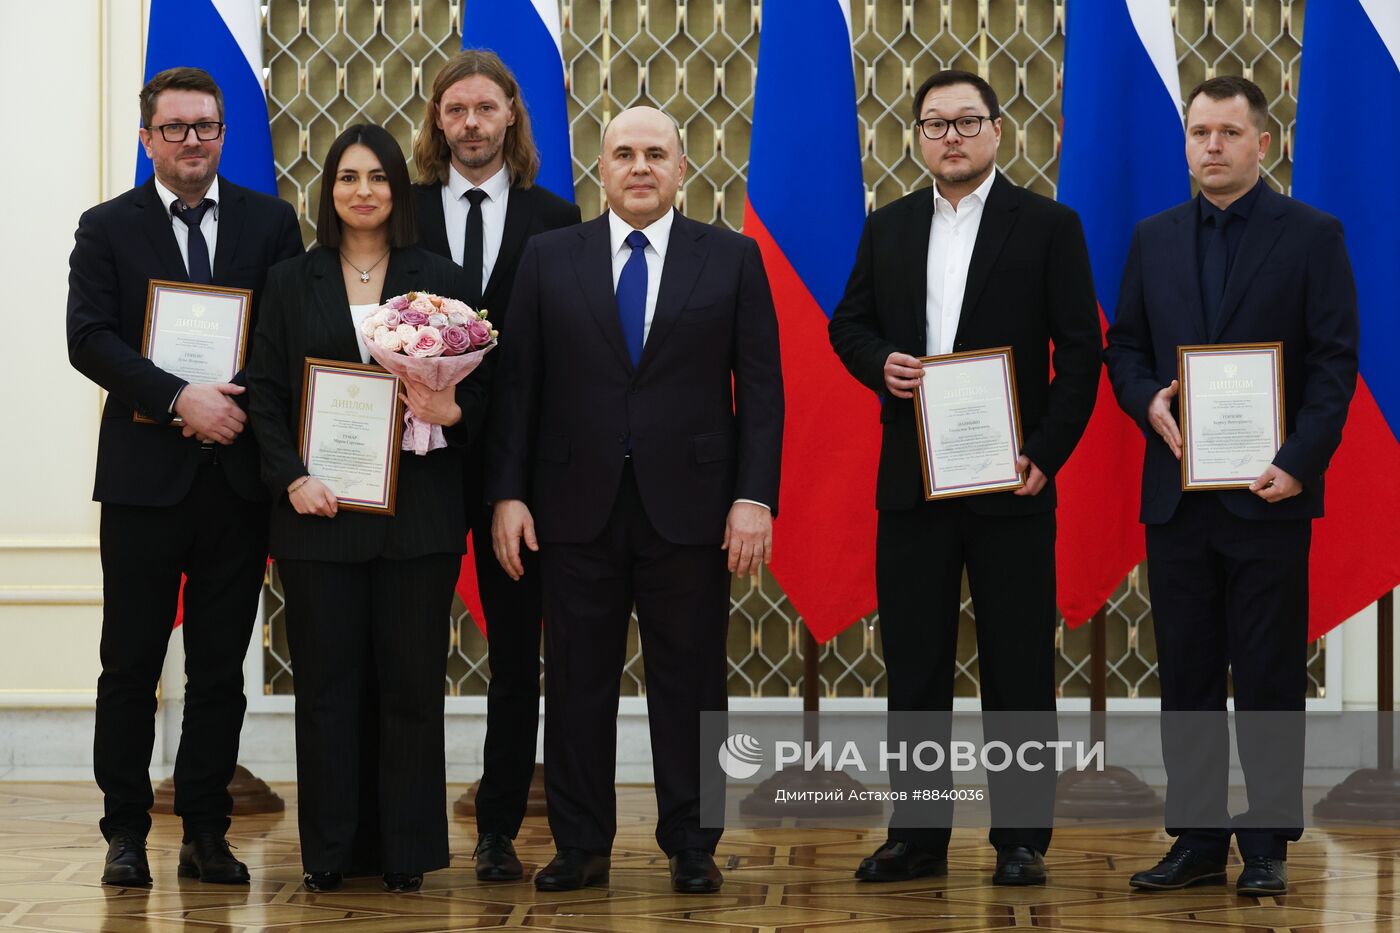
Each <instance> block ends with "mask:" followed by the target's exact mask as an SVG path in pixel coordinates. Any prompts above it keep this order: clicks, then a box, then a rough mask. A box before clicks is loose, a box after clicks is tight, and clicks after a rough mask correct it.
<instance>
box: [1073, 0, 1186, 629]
mask: <svg viewBox="0 0 1400 933" xmlns="http://www.w3.org/2000/svg"><path fill="white" fill-rule="evenodd" d="M1064 69H1065V70H1064V91H1063V98H1062V112H1063V137H1064V138H1063V144H1062V145H1061V147H1060V176H1059V183H1058V197H1059V200H1060V201H1061V202H1063V203H1065V204H1068V205H1069V206H1070V207H1073V208H1074V209H1075V210H1076V211H1077V212H1078V213H1079V217H1080V220H1081V221H1082V222H1083V224H1084V236H1085V239H1086V240H1087V242H1088V244H1089V259H1090V262H1091V263H1092V265H1093V269H1094V290H1095V291H1096V292H1097V293H1098V298H1099V308H1100V312H1101V313H1100V318H1101V319H1100V326H1101V327H1102V328H1104V329H1105V330H1106V329H1107V327H1108V325H1109V324H1111V323H1112V322H1113V319H1114V309H1115V306H1116V303H1117V298H1118V286H1119V281H1120V279H1121V278H1122V274H1123V267H1124V265H1125V264H1126V262H1127V258H1128V248H1129V245H1130V244H1131V242H1132V237H1133V227H1134V226H1135V225H1136V224H1137V222H1138V221H1139V220H1142V219H1143V218H1145V217H1150V216H1151V215H1153V214H1155V213H1158V212H1159V211H1162V210H1165V209H1166V208H1168V207H1171V206H1172V205H1173V204H1176V203H1179V202H1181V201H1184V200H1186V198H1188V197H1190V195H1191V187H1190V174H1189V171H1188V169H1187V166H1186V156H1185V154H1184V149H1185V141H1184V137H1183V134H1182V118H1181V84H1180V80H1179V79H1178V77H1177V67H1176V51H1175V41H1174V36H1173V31H1172V23H1171V11H1170V7H1169V3H1168V0H1105V2H1103V3H1098V4H1088V3H1070V4H1068V5H1067V6H1066V20H1065V66H1064ZM1124 141H1127V142H1126V143H1125V142H1124ZM1125 145H1126V146H1127V148H1126V149H1125V148H1124V146H1125ZM1142 454H1143V438H1142V435H1141V433H1139V431H1138V429H1137V426H1136V425H1134V424H1133V422H1132V420H1131V419H1130V418H1128V416H1127V415H1126V414H1124V413H1123V411H1122V410H1121V409H1120V408H1119V407H1118V404H1117V403H1116V402H1115V401H1114V398H1113V392H1112V389H1111V388H1110V387H1109V383H1108V374H1107V372H1102V373H1100V376H1099V396H1098V402H1097V404H1096V405H1095V407H1094V415H1093V418H1092V419H1091V420H1090V422H1089V427H1088V429H1087V430H1086V431H1085V432H1084V438H1083V439H1082V440H1081V441H1080V442H1079V446H1078V447H1077V448H1076V449H1075V452H1074V455H1073V456H1072V457H1071V458H1070V460H1069V462H1068V463H1066V464H1065V466H1064V468H1063V469H1061V470H1060V472H1059V474H1058V475H1057V476H1056V478H1055V485H1056V487H1057V489H1058V491H1059V496H1060V505H1059V516H1058V536H1057V539H1056V546H1055V561H1056V567H1057V575H1058V580H1057V599H1058V602H1059V604H1060V612H1061V613H1062V614H1063V615H1064V617H1065V620H1066V621H1067V622H1068V623H1069V624H1070V625H1071V626H1073V625H1077V624H1079V623H1081V622H1083V621H1084V620H1085V619H1087V618H1089V617H1090V616H1092V615H1093V614H1094V613H1095V612H1097V611H1098V609H1099V607H1100V606H1102V605H1103V603H1104V601H1105V600H1107V599H1108V597H1109V596H1110V595H1112V593H1113V591H1114V589H1115V588H1117V586H1118V584H1119V583H1120V582H1122V580H1123V577H1124V576H1125V575H1126V574H1127V573H1128V571H1129V570H1131V569H1132V568H1133V567H1134V566H1136V565H1137V564H1138V563H1139V562H1141V561H1142V559H1143V558H1144V557H1145V556H1146V553H1147V549H1146V545H1145V543H1144V539H1143V532H1142V526H1141V525H1140V524H1139V523H1138V505H1139V496H1140V488H1141V487H1140V484H1139V481H1138V477H1139V476H1141V474H1142Z"/></svg>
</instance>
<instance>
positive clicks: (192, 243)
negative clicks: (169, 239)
mask: <svg viewBox="0 0 1400 933" xmlns="http://www.w3.org/2000/svg"><path fill="white" fill-rule="evenodd" d="M213 206H214V202H213V201H211V200H209V199H208V198H205V199H204V200H203V201H200V202H199V204H198V205H196V206H195V207H186V206H185V202H184V201H180V200H176V201H175V202H174V203H173V204H171V205H170V210H171V211H172V212H173V213H174V214H175V216H176V217H178V218H180V219H181V220H183V221H184V222H185V226H186V227H188V228H189V231H190V235H189V242H188V243H187V244H186V247H185V252H186V253H187V254H188V255H189V261H188V262H187V263H186V265H188V266H189V270H190V281H191V282H193V283H194V284H196V285H208V284H209V283H210V282H212V281H213V274H212V270H211V268H210V264H209V244H208V243H207V242H205V239H204V233H203V231H201V230H200V229H199V224H200V221H202V220H204V213H205V211H208V210H209V209H210V208H212V207H213Z"/></svg>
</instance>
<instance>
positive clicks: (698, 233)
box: [486, 214, 783, 545]
mask: <svg viewBox="0 0 1400 933" xmlns="http://www.w3.org/2000/svg"><path fill="white" fill-rule="evenodd" d="M611 254H612V247H611V244H610V242H609V235H608V216H607V215H606V214H604V215H603V216H601V217H598V218H597V219H595V220H591V221H589V222H588V223H585V224H579V225H578V226H574V227H569V228H567V229H564V230H554V231H551V232H548V233H541V234H539V235H538V236H536V237H534V238H533V239H532V240H530V242H529V243H528V244H527V245H526V247H525V255H524V256H523V257H522V258H521V260H520V270H519V273H518V274H517V276H516V279H515V284H514V286H513V287H512V290H511V302H510V311H509V313H508V316H507V320H508V322H509V323H508V325H507V331H506V332H505V333H506V334H507V336H506V339H504V340H503V341H502V344H501V346H502V350H503V354H502V357H501V360H500V370H499V372H498V373H497V376H496V383H495V387H496V397H495V400H494V403H493V412H492V422H491V433H490V435H489V438H488V444H489V451H488V470H487V483H486V488H487V497H488V498H490V499H523V500H525V501H526V502H528V503H529V505H530V508H531V510H532V512H533V513H534V519H535V529H536V531H537V533H538V534H539V536H540V539H541V540H543V541H550V542H561V543H583V542H587V541H591V540H593V538H595V537H597V535H598V534H599V533H600V532H601V531H602V529H603V526H604V524H605V523H606V522H607V520H608V516H609V514H610V513H611V511H612V507H613V503H614V501H615V500H616V497H617V490H618V484H619V481H620V479H621V474H622V467H623V456H624V454H625V452H626V450H627V446H628V444H629V439H630V444H631V448H632V464H633V469H634V471H635V475H636V480H637V487H638V489H639V490H640V492H641V496H642V501H643V505H644V507H645V508H646V512H647V516H648V518H650V520H651V523H652V524H653V525H654V526H655V527H656V530H657V531H658V532H659V533H660V534H661V535H662V537H664V538H665V539H666V540H668V541H671V542H673V543H676V544H684V545H710V544H716V545H717V544H719V543H720V542H721V541H722V540H723V538H724V523H725V518H726V516H727V515H728V512H729V508H730V506H731V505H732V504H733V502H734V500H735V499H737V498H742V499H754V500H756V501H759V502H763V503H766V504H768V505H769V506H770V507H771V508H772V509H773V510H774V511H775V512H776V510H777V507H778V474H779V467H780V462H781V457H782V442H783V381H782V370H781V361H780V358H779V354H778V325H777V317H776V315H775V313H774V310H773V297H772V295H771V293H770V292H769V290H768V277H767V275H766V274H765V272H764V269H763V258H762V256H761V255H760V254H759V251H758V244H756V243H755V242H754V241H753V240H751V239H750V238H748V237H745V236H741V235H740V234H737V233H733V232H731V231H728V230H723V229H721V228H719V227H713V226H710V225H708V224H702V223H697V222H695V221H692V220H687V219H686V218H685V217H683V216H681V215H680V214H676V215H675V222H674V225H673V226H672V228H671V239H670V243H669V245H668V247H667V250H666V260H665V264H664V266H663V269H662V273H661V285H660V294H659V296H658V298H657V303H656V312H655V316H654V317H653V319H652V325H651V330H650V332H649V334H648V337H647V341H646V346H645V348H644V349H643V351H642V357H641V360H640V363H639V365H638V366H637V367H636V369H635V370H634V368H633V366H632V360H631V357H630V356H629V355H628V352H627V347H626V344H625V342H624V339H623V335H622V324H621V322H620V320H619V318H618V312H617V299H616V296H615V294H614V292H613V282H612V255H611Z"/></svg>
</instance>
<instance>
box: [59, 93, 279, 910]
mask: <svg viewBox="0 0 1400 933" xmlns="http://www.w3.org/2000/svg"><path fill="white" fill-rule="evenodd" d="M140 102H141V129H140V131H139V132H140V138H141V145H142V146H143V147H144V149H145V152H146V155H147V156H149V157H150V159H151V162H152V165H153V167H154V172H155V174H154V177H153V178H151V179H150V180H149V181H147V182H146V183H145V184H143V185H140V186H138V187H136V188H134V189H132V190H130V191H127V192H126V193H124V194H122V195H119V196H118V197H116V198H113V199H112V200H110V201H107V202H106V203H103V204H99V205H98V206H96V207H94V208H92V209H91V210H89V211H87V212H86V213H84V214H83V216H82V218H81V219H80V220H79V221H78V231H77V233H76V235H75V244H74V247H73V253H72V255H71V256H70V257H69V276H68V358H69V360H70V361H71V362H72V364H73V366H74V367H75V368H76V369H77V370H78V371H79V372H81V373H82V374H83V375H85V376H87V377H88V378H89V379H91V380H92V381H93V382H95V383H97V384H98V385H100V386H101V387H102V388H104V389H106V390H107V392H108V393H109V394H108V396H107V401H106V405H105V407H104V409H103V413H102V426H101V431H100V434H99V436H98V443H97V479H96V484H95V487H94V491H93V498H94V499H95V500H96V501H98V502H100V503H101V504H102V519H101V532H100V544H101V551H102V598H103V610H102V644H101V658H102V675H101V677H100V678H99V680H98V682H97V715H96V727H95V731H96V735H95V737H94V741H93V770H94V773H95V775H96V778H97V783H98V786H99V787H101V788H102V793H103V799H104V806H105V815H104V816H103V818H102V821H101V824H100V825H101V829H102V834H103V836H104V837H105V838H106V839H107V841H108V849H107V858H106V865H105V867H104V870H103V874H102V880H103V882H104V883H106V884H113V885H122V886H127V885H147V884H150V883H151V874H150V868H149V865H148V863H147V860H146V851H145V845H146V834H147V832H148V831H149V830H150V827H151V818H150V814H149V811H150V808H151V804H152V793H151V782H150V777H149V770H148V769H149V767H150V763H151V751H152V746H153V742H154V734H155V730H154V725H155V709H156V685H157V683H158V681H159V679H160V673H161V667H162V665H163V663H164V659H165V648H166V644H167V643H168V642H169V639H170V629H171V625H172V623H173V622H174V621H175V615H176V606H177V599H178V598H179V596H180V587H181V576H182V575H183V576H184V577H185V578H186V582H185V584H184V616H183V619H184V621H183V625H182V629H183V640H184V647H185V674H186V677H187V684H186V687H185V714H184V724H183V728H182V732H181V738H180V748H179V752H178V753H177V755H176V759H175V812H176V814H178V815H179V816H180V817H181V819H182V821H183V823H184V839H183V844H182V845H181V848H180V862H179V874H180V876H181V877H190V878H198V879H200V880H201V881H206V882H215V883H225V884H246V883H247V882H248V869H247V867H246V866H245V865H243V863H241V862H239V861H238V860H237V859H235V858H234V857H233V855H232V854H231V853H230V852H229V847H228V843H227V842H226V841H225V838H224V836H225V833H226V832H227V830H228V826H229V812H230V810H231V808H232V803H233V801H232V799H231V798H230V797H229V793H228V783H229V780H230V778H232V776H233V770H234V766H235V761H236V759H237V755H238V736H239V730H240V728H241V727H242V724H243V711H244V708H245V706H246V701H245V699H244V696H243V655H244V652H245V651H246V649H247V647H248V639H249V636H250V635H251V633H252V626H253V620H254V617H255V615H256V612H257V604H258V594H259V592H260V590H261V587H262V579H263V571H264V568H265V567H266V564H267V503H266V498H267V496H266V493H265V492H264V489H263V486H262V483H261V482H260V481H259V477H258V450H257V446H256V444H255V442H254V440H253V437H252V432H250V431H247V430H245V428H246V427H247V415H246V414H245V412H244V402H243V398H242V396H243V392H244V387H243V385H242V373H239V374H237V375H235V376H234V378H233V381H232V382H229V383H219V384H209V385H198V384H193V383H188V382H186V381H185V380H183V379H181V378H179V377H178V376H175V375H173V374H171V373H169V372H166V371H164V370H162V369H160V368H158V367H157V366H156V365H155V364H154V363H152V362H151V361H150V360H149V359H147V358H146V357H145V356H143V355H142V353H141V344H142V332H143V329H144V325H145V318H146V296H147V288H148V283H149V282H150V281H151V280H152V279H165V280H173V281H180V282H191V283H196V284H205V285H215V286H226V287H234V288H246V289H251V290H252V291H253V299H254V303H253V309H254V310H253V313H254V314H256V307H257V305H256V302H257V298H258V297H259V293H260V292H261V290H262V286H263V281H264V279H265V277H266V275H267V270H268V267H269V266H271V265H273V264H274V263H277V262H279V261H281V260H283V259H287V258H289V257H291V256H295V255H297V254H298V253H300V252H301V251H302V244H301V229H300V227H299V225H298V224H297V219H296V215H295V213H294V212H293V211H292V208H291V206H290V205H288V204H286V203H285V202H283V201H279V200H277V199H276V198H272V197H268V196H267V195H263V194H259V193H258V192H256V191H251V190H248V189H246V188H242V187H239V186H238V185H235V184H232V183H231V182H229V181H228V180H227V179H222V178H220V177H219V176H218V168H219V156H220V153H221V151H222V149H223V143H224V133H225V126H224V123H223V96H222V94H221V93H220V91H219V87H218V85H217V84H215V83H214V80H213V79H212V78H211V77H210V76H209V75H208V74H207V73H205V72H203V71H201V70H199V69H196V68H173V69H170V70H168V71H163V72H161V73H160V74H157V75H156V76H155V77H153V78H152V79H151V80H150V81H149V82H148V83H147V84H146V86H145V87H144V88H142V90H141V96H140ZM253 323H254V322H250V326H249V332H251V331H252V324H253ZM134 412H135V413H139V414H141V415H144V416H145V417H146V418H147V419H149V420H150V421H154V422H156V423H154V424H152V423H137V422H136V421H134V420H133V413H134ZM177 416H178V418H179V419H180V421H179V423H178V425H177V424H175V423H173V422H174V419H175V418H176V417H177Z"/></svg>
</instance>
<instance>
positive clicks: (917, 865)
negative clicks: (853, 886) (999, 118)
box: [856, 841, 948, 881]
mask: <svg viewBox="0 0 1400 933" xmlns="http://www.w3.org/2000/svg"><path fill="white" fill-rule="evenodd" d="M946 874H948V857H947V856H946V855H945V854H943V853H941V852H933V851H931V850H929V849H925V848H923V847H921V846H919V845H917V844H916V843H913V842H894V841H890V842H886V843H885V844H884V845H882V846H880V848H878V849H876V850H875V852H874V854H872V855H871V856H870V857H869V858H867V859H862V860H861V863H860V867H858V868H857V869H856V878H857V879H859V880H860V881H909V880H910V879H912V878H925V877H928V876H930V875H946Z"/></svg>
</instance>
